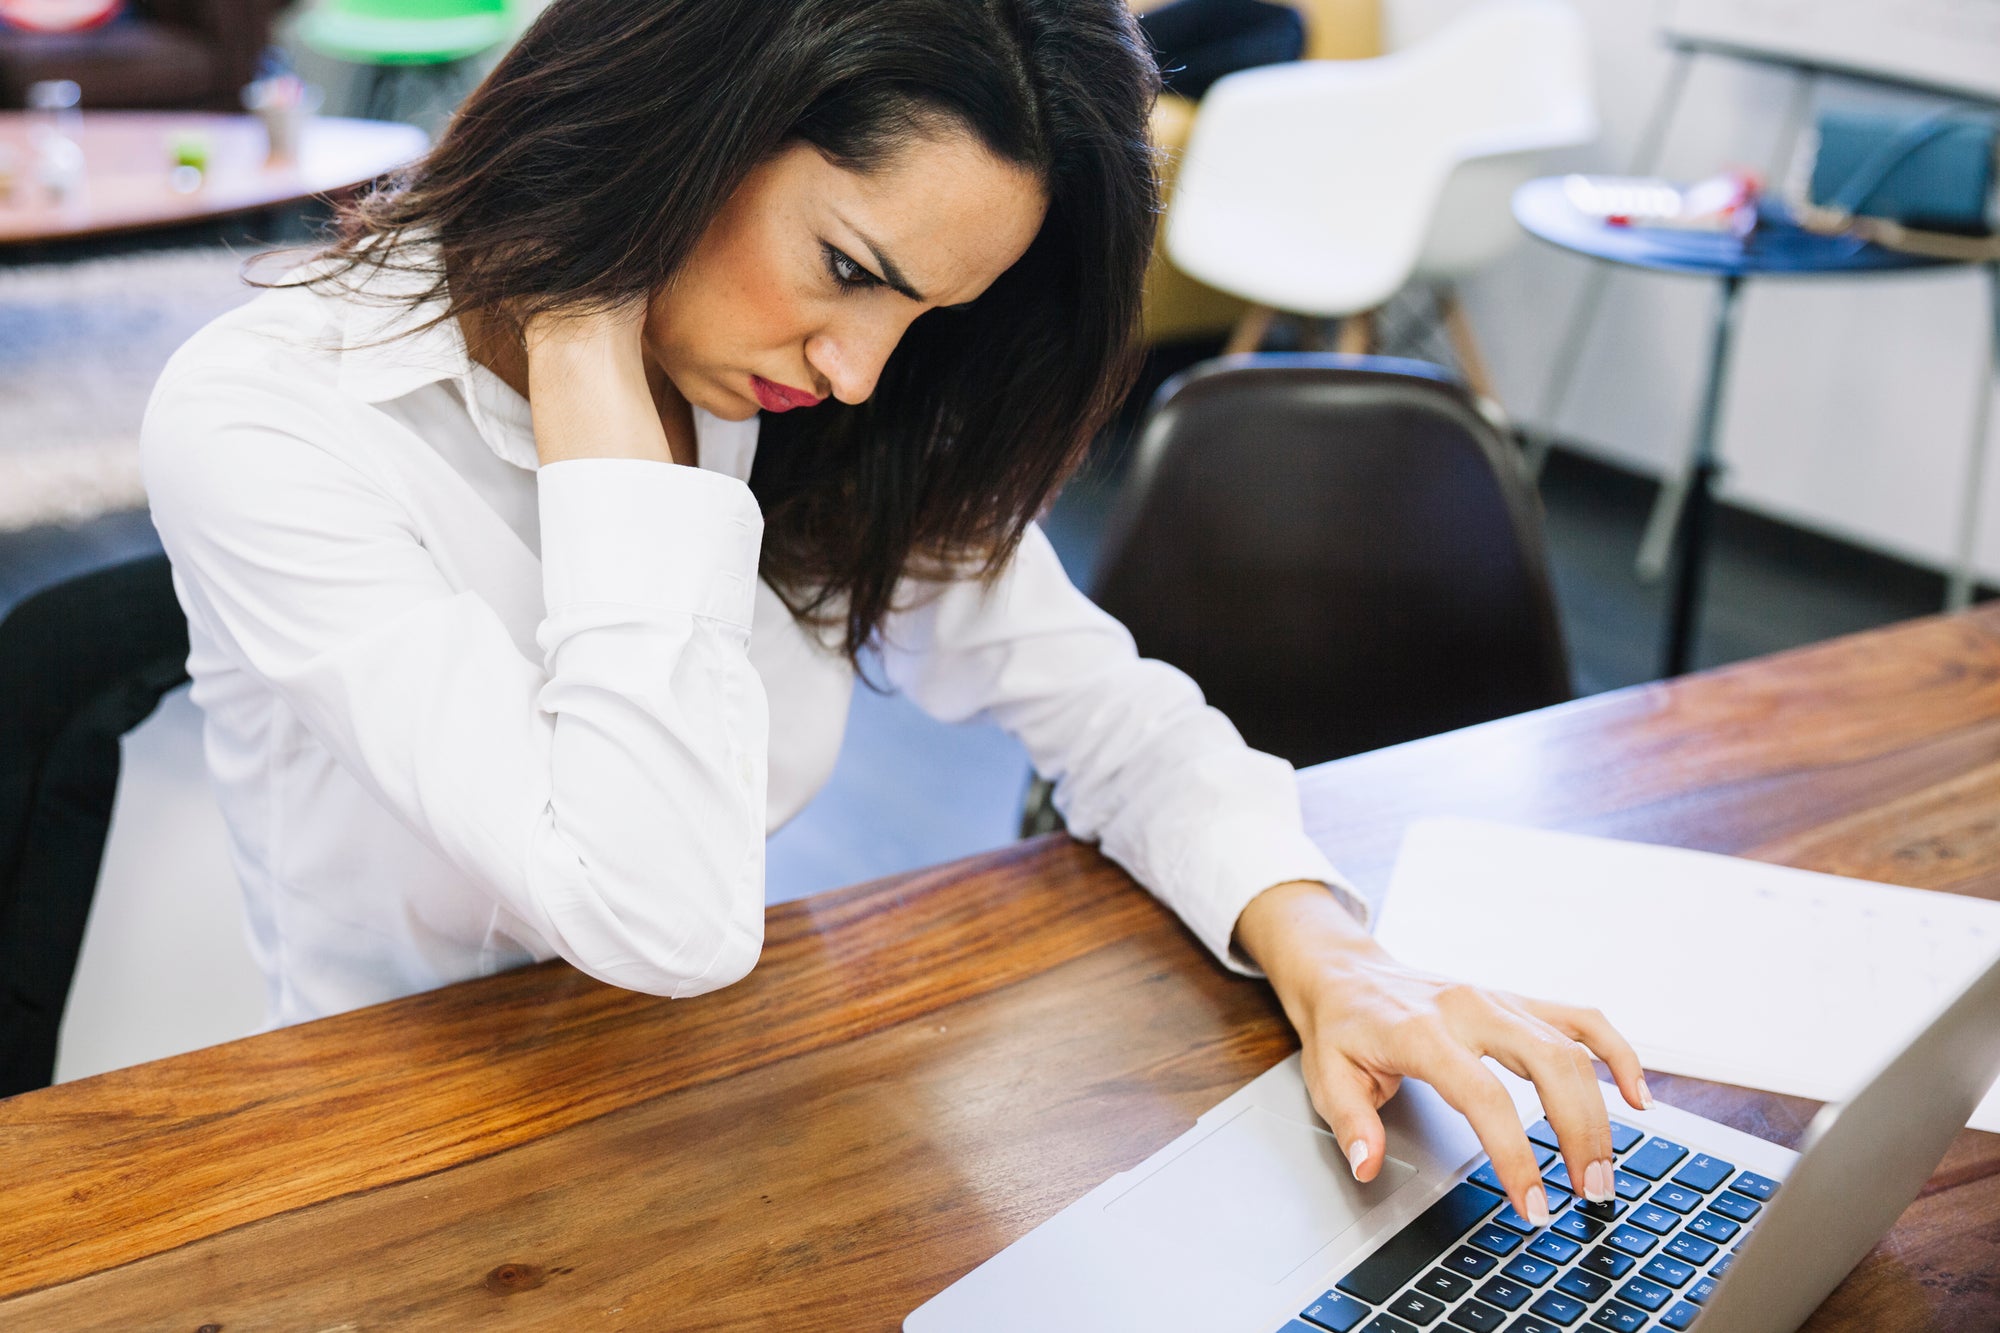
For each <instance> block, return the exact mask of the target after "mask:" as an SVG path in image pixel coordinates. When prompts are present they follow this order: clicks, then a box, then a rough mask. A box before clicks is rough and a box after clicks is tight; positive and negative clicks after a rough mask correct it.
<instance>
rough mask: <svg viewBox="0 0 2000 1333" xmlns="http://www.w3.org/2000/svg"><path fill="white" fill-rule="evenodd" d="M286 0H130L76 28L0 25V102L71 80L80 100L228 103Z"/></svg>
mask: <svg viewBox="0 0 2000 1333" xmlns="http://www.w3.org/2000/svg"><path fill="white" fill-rule="evenodd" d="M287 3H289V0H133V3H132V4H131V5H130V6H128V8H127V12H126V13H125V14H124V15H122V16H120V17H119V18H118V19H117V21H115V22H113V23H111V24H109V25H107V26H105V27H102V28H93V29H90V30H88V31H85V32H76V33H34V32H20V31H17V30H15V29H12V28H8V27H6V26H5V25H0V107H19V106H21V105H22V104H23V102H24V100H25V99H26V97H27V89H28V85H29V84H31V83H35V82H37V81H38V80H41V79H74V80H76V82H77V83H78V84H80V85H82V88H83V105H84V106H85V107H86V108H110V107H124V108H151V109H157V110H192V109H208V110H216V111H227V110H232V109H235V108H237V107H238V106H239V105H240V104H239V103H238V101H237V95H238V92H239V90H240V89H241V88H242V87H243V85H244V84H246V83H248V82H249V81H250V78H251V76H252V75H253V74H255V73H256V70H257V57H258V55H259V54H260V53H261V52H262V51H263V49H264V47H265V46H266V45H268V44H269V42H270V40H271V20H272V19H273V18H275V17H276V16H277V14H278V12H279V11H280V10H282V9H283V8H284V7H285V5H286V4H287Z"/></svg>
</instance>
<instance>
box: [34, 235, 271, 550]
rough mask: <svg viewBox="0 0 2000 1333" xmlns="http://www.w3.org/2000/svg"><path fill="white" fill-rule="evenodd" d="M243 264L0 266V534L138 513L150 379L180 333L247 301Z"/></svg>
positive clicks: (235, 259) (148, 259)
mask: <svg viewBox="0 0 2000 1333" xmlns="http://www.w3.org/2000/svg"><path fill="white" fill-rule="evenodd" d="M247 257H248V256H246V255H242V254H237V253H234V252H232V251H229V250H225V249H221V248H219V247H218V248H205V249H193V250H166V251H157V252H154V253H151V254H141V255H130V256H123V257H119V258H113V259H93V260H86V261H83V262H80V263H72V264H36V265H26V266H22V267H19V268H0V529H18V528H25V527H33V526H34V525H36V524H40V523H65V522H78V521H80V520H83V519H87V518H94V517H96V516H97V515H99V514H106V513H111V512H113V511H116V510H121V509H138V508H143V507H144V505H145V503H146V495H145V491H144V490H143V489H142V488H141V486H140V484H139V422H140V419H141V418H142V417H143V416H144V415H145V411H146V398H147V396H148V395H149V394H150V393H151V392H152V389H153V381H154V380H155V379H156V378H158V376H159V373H160V368H161V367H162V366H164V365H166V363H167V358H168V357H170V356H172V355H173V353H174V349H175V348H177V347H179V346H180V345H181V344H182V343H183V342H185V341H186V340H187V338H188V336H189V335H190V334H192V333H194V332H195V330H197V329H199V328H200V327H201V326H202V325H204V324H206V323H208V322H209V321H210V320H212V319H214V318H215V317H216V316H217V315H220V314H222V313H223V312H224V311H227V310H230V309H233V308H234V307H236V306H238V305H241V304H242V303H243V302H245V301H247V300H249V299H250V298H251V297H253V296H255V295H256V294H257V293H256V290H255V289H254V288H251V287H249V286H246V285H245V284H244V282H243V280H242V276H241V274H242V269H243V263H244V260H245V259H246V258H247ZM267 271H268V270H267Z"/></svg>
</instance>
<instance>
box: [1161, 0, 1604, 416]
mask: <svg viewBox="0 0 2000 1333" xmlns="http://www.w3.org/2000/svg"><path fill="white" fill-rule="evenodd" d="M1596 132H1597V118H1596V114H1595V111H1594V109H1593V107H1592V103H1591V96H1590V66H1589V53H1588V49H1587V46H1586V41H1585V37H1584V31H1583V24H1582V21H1581V20H1580V19H1579V18H1578V17H1577V15H1576V13H1575V11H1574V10H1572V9H1571V8H1570V7H1569V5H1567V4H1565V3H1562V2H1561V0H1492V3H1489V4H1486V5H1483V6H1481V7H1480V8H1478V9H1476V10H1474V11H1473V12H1471V13H1470V14H1467V15H1466V16H1465V17H1463V18H1461V19H1459V20H1458V21H1457V22H1456V23H1454V24H1452V25H1451V26H1450V27H1449V28H1446V29H1445V30H1444V31H1442V32H1440V33H1438V34H1437V35H1435V36H1433V37H1431V38H1429V39H1428V40H1426V41H1424V42H1421V43H1419V44H1417V45H1415V46H1412V47H1410V48H1408V49H1407V50H1403V51H1397V52H1394V53H1391V54H1389V55H1385V56H1381V57H1378V58H1376V59H1372V60H1340V61H1332V60H1325V61H1322V60H1310V61H1302V62H1299V63H1296V64H1290V65H1273V66H1268V67H1265V68H1262V69H1253V70H1245V71H1244V72H1242V73H1240V74H1232V75H1230V76H1229V77H1228V78H1225V79H1222V80H1220V81H1218V82H1217V83H1216V84H1215V86H1214V87H1213V88H1211V89H1210V90H1209V92H1208V95H1207V97H1205V98H1204V99H1203V100H1202V103H1201V109H1200V111H1199V113H1198V114H1197V115H1196V117H1195V123H1194V131H1193V134H1192V135H1191V136H1190V138H1189V140H1188V146H1187V151H1186V156H1185V158H1184V159H1183V161H1182V163H1181V168H1180V179H1179V184H1178V185H1177V186H1176V187H1175V192H1174V199H1173V206H1172V208H1171V209H1170V210H1169V212H1168V215H1167V229H1166V245H1167V253H1168V255H1169V256H1170V257H1171V258H1172V259H1173V262H1174V263H1175V264H1176V265H1178V266H1179V267H1180V268H1182V269H1185V270H1186V271H1187V272H1188V273H1189V274H1191V275H1192V276H1194V277H1196V278H1199V279H1200V280H1201V281H1203V282H1205V283H1208V284H1209V285H1210V286H1212V287H1217V288H1220V289H1221V290H1223V291H1225V292H1229V293H1230V294H1232V295H1234V296H1238V297H1241V298H1243V299H1244V300H1247V301H1249V302H1251V304H1252V309H1251V310H1250V312H1249V313H1248V314H1247V315H1245V316H1244V319H1243V321H1242V322H1241V323H1239V324H1238V326H1237V328H1236V332H1235V333H1234V335H1232V337H1231V339H1230V343H1229V350H1230V351H1232V352H1236V351H1252V350H1255V348H1256V346H1257V345H1258V344H1259V343H1260V342H1261V341H1262V340H1263V337H1264V334H1265V332H1266V331H1267V330H1268V328H1269V326H1270V322H1271V319H1272V316H1273V314H1274V312H1277V311H1286V312H1289V313H1292V314H1297V315H1305V316H1309V317H1312V318H1314V319H1322V320H1326V319H1340V320H1342V321H1343V323H1342V328H1341V342H1340V346H1341V350H1343V351H1367V350H1369V346H1368V343H1369V342H1370V341H1371V337H1370V333H1369V328H1368V326H1369V316H1370V314H1371V313H1372V312H1373V311H1374V310H1375V309H1377V308H1378V307H1379V306H1381V305H1382V304H1383V303H1384V302H1385V301H1387V300H1388V299H1389V298H1390V297H1391V296H1393V295H1395V293H1396V292H1397V291H1399V290H1400V289H1401V288H1402V287H1403V286H1404V285H1405V284H1406V283H1409V282H1411V281H1412V280H1415V281H1419V282H1425V283H1430V284H1434V285H1436V286H1437V288H1438V290H1439V298H1440V299H1439V306H1440V310H1441V312H1442V313H1443V316H1444V320H1445V325H1446V329H1447V332H1448V333H1449V334H1450V335H1451V337H1452V339H1453V342H1454V346H1455V348H1456V350H1457V352H1458V355H1459V361H1460V365H1461V368H1462V369H1463V370H1464V371H1465V373H1466V377H1467V379H1468V380H1470V381H1471V382H1472V386H1473V388H1474V389H1475V390H1476V391H1478V392H1479V393H1481V394H1484V395H1487V396H1489V397H1490V396H1491V393H1492V389H1491V385H1490V383H1489V382H1488V380H1487V376H1486V373H1485V366H1484V361H1483V359H1482V358H1481V357H1480V355H1479V352H1478V348H1477V346H1476V344H1475V343H1473V341H1472V339H1471V330H1470V327H1469V325H1467V323H1466V321H1465V318H1464V315H1463V313H1462V312H1461V311H1460V309H1459V306H1458V302H1457V298H1456V295H1455V293H1453V291H1452V289H1451V284H1452V282H1453V281H1454V280H1455V279H1457V278H1460V277H1462V276H1464V275H1465V274H1468V273H1470V272H1472V271H1473V270H1475V269H1477V268H1479V267H1480V266H1482V265H1484V264H1487V263H1489V262H1491V261H1492V260H1493V259H1495V258H1497V257H1498V256H1499V255H1500V254H1501V253H1502V252H1503V251H1504V250H1506V249H1507V247H1509V246H1510V245H1512V244H1513V243H1514V242H1515V241H1516V240H1517V239H1518V237H1519V235H1520V231H1519V228H1518V227H1517V226H1516V225H1515V223H1514V220H1513V216H1512V214H1511V213H1510V211H1509V209H1508V200H1509V197H1510V196H1511V195H1512V194H1513V191H1514V187H1515V186H1517V185H1519V184H1520V183H1522V182H1523V181H1525V180H1527V179H1528V178H1529V177H1531V176H1533V175H1534V174H1536V166H1537V163H1538V162H1539V160H1540V158H1541V155H1542V154H1544V153H1545V152H1547V151H1548V150H1550V149H1554V148H1562V147H1568V146H1570V145H1574V144H1579V143H1585V142H1588V141H1589V140H1590V139H1592V138H1593V137H1595V135H1596Z"/></svg>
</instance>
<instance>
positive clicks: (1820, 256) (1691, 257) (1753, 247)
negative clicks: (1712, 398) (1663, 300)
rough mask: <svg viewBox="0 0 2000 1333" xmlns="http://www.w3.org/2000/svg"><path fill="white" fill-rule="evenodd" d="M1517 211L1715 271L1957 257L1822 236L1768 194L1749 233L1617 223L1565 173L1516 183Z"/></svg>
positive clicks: (1525, 221) (1649, 262)
mask: <svg viewBox="0 0 2000 1333" xmlns="http://www.w3.org/2000/svg"><path fill="white" fill-rule="evenodd" d="M1514 218H1515V220H1516V221H1518V222H1519V223H1520V224H1521V226H1522V227H1524V228H1526V229H1527V231H1528V233H1529V235H1531V236H1535V237H1538V238H1539V239H1541V240H1544V241H1547V242H1548V243H1549V244H1550V245H1554V246H1560V247H1561V248H1562V249H1565V250H1573V251H1575V252H1576V253H1578V254H1582V255H1589V256H1590V257H1591V258H1593V259H1604V260H1609V261H1610V262H1611V263H1614V264H1625V265H1629V266H1630V267H1632V268H1643V269H1652V270H1654V271H1656V272H1666V273H1690V274H1695V275H1697V276H1700V277H1709V278H1724V277H1729V276H1732V275H1734V276H1736V277H1739V278H1742V277H1752V276H1782V275H1785V274H1794V275H1804V274H1815V273H1883V272H1894V271H1897V270H1901V269H1916V268H1936V267H1938V266H1939V265H1942V264H1948V263H1950V262H1952V261H1950V260H1944V259H1928V258H1925V257H1923V256H1921V255H1906V254H1902V253H1900V252H1898V251H1895V250H1885V249H1883V248H1882V247H1881V246H1879V245H1870V244H1869V243H1867V242H1866V241H1859V240H1855V239H1853V238H1852V237H1847V236H1821V235H1819V234H1818V233H1816V232H1810V231H1806V230H1805V229H1804V228H1802V227H1800V226H1798V225H1797V224H1796V223H1793V222H1791V221H1789V220H1788V219H1786V218H1785V216H1784V215H1783V212H1782V210H1781V209H1779V208H1777V207H1776V206H1775V205H1773V204H1771V203H1770V202H1768V201H1767V202H1766V203H1764V204H1762V205H1760V216H1759V218H1758V223H1757V229H1756V230H1755V231H1753V232H1751V233H1750V234H1749V235H1748V236H1745V237H1737V236H1731V235H1728V234H1725V233H1716V232H1706V231H1676V230H1674V229H1672V228H1668V227H1614V226H1611V225H1610V224H1608V223H1605V222H1600V221H1598V220H1597V219H1596V218H1593V217H1588V216H1586V215H1584V214H1583V213H1580V212H1578V211H1577V209H1576V208H1575V207H1574V206H1573V205H1572V204H1571V203H1570V202H1569V200H1568V198H1567V197H1565V195H1564V193H1563V182H1562V178H1561V177H1560V176H1544V177H1542V178H1541V179H1539V180H1531V181H1529V182H1528V183H1527V184H1526V185H1523V186H1522V187H1521V188H1520V189H1518V190H1516V191H1515V192H1514Z"/></svg>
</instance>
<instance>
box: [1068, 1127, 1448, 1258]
mask: <svg viewBox="0 0 2000 1333" xmlns="http://www.w3.org/2000/svg"><path fill="white" fill-rule="evenodd" d="M1415 1174H1416V1168H1415V1167H1413V1166H1411V1165H1410V1164H1409V1163H1408V1162H1402V1161H1398V1160H1397V1159H1395V1158H1393V1157H1391V1158H1388V1159H1387V1160H1386V1161H1384V1162H1383V1164H1382V1171H1381V1174H1379V1175H1377V1176H1376V1177H1375V1179H1374V1180H1372V1181H1370V1182H1369V1183H1368V1184H1366V1185H1362V1184H1358V1183H1356V1181H1355V1179H1354V1176H1353V1174H1352V1173H1351V1172H1350V1171H1349V1170H1348V1169H1347V1161H1346V1159H1345V1158H1344V1157H1342V1156H1341V1152H1340V1145H1339V1144H1337V1143H1335V1142H1334V1139H1333V1136H1332V1135H1331V1134H1328V1133H1326V1132H1325V1131H1324V1130H1320V1129H1315V1128H1313V1127H1312V1126H1310V1125H1301V1124H1298V1123H1297V1122H1295V1121H1291V1120H1287V1119H1285V1118H1284V1117H1283V1116H1279V1115H1274V1114H1272V1113H1271V1112H1269V1111H1267V1110H1265V1109H1264V1108H1263V1107H1261V1106H1251V1107H1248V1108H1246V1109H1245V1110H1244V1111H1243V1112H1242V1114H1240V1115H1238V1116H1236V1117H1235V1118H1234V1119H1232V1120H1231V1121H1230V1122H1229V1123H1228V1124H1226V1125H1224V1126H1223V1127H1222V1128H1221V1129H1218V1130H1216V1131H1215V1132H1214V1133H1213V1134H1210V1135H1209V1136H1208V1137H1207V1138H1205V1139H1203V1140H1202V1141H1201V1142H1200V1143H1197V1144H1196V1145H1195V1146H1194V1147H1192V1148H1190V1149H1188V1151H1186V1152H1184V1153H1182V1154H1181V1155H1180V1156H1179V1157H1176V1158H1175V1159H1174V1160H1173V1161H1172V1162H1169V1163H1168V1164H1167V1165H1166V1166H1165V1167H1163V1168H1161V1169H1160V1170H1159V1171H1156V1172H1154V1173H1153V1174H1152V1175H1150V1176H1148V1177H1146V1178H1145V1179H1144V1180H1142V1181H1140V1182H1139V1183H1138V1184H1137V1185H1134V1186H1133V1187H1132V1188H1131V1189H1129V1190H1127V1191H1125V1192H1124V1193H1123V1194H1121V1195H1119V1196H1118V1197H1117V1198H1115V1199H1113V1200H1112V1201H1111V1202H1110V1203H1108V1204H1106V1205H1105V1209H1104V1210H1105V1212H1107V1213H1109V1214H1112V1215H1113V1217H1114V1218H1115V1219H1116V1221H1117V1222H1118V1224H1119V1225H1120V1226H1121V1228H1130V1229H1132V1230H1134V1231H1137V1232H1139V1233H1140V1234H1141V1235H1142V1237H1143V1238H1145V1239H1146V1240H1148V1241H1149V1242H1151V1243H1155V1244H1158V1245H1159V1246H1160V1247H1162V1248H1164V1249H1168V1250H1172V1251H1176V1252H1182V1253H1188V1254H1191V1255H1195V1256H1199V1257H1200V1259H1201V1260H1203V1261H1204V1262H1206V1263H1211V1264H1221V1265H1222V1266H1224V1267H1227V1268H1228V1269H1230V1270H1231V1271H1233V1272H1235V1273H1236V1274H1238V1275H1240V1276H1242V1277H1246V1278H1250V1279H1252V1280H1254V1281H1257V1282H1262V1283H1265V1284H1267V1285H1269V1284H1273V1283H1277V1282H1280V1281H1283V1280H1284V1278H1285V1276H1286V1275H1287V1274H1289V1273H1290V1272H1291V1271H1292V1270H1293V1269H1295V1268H1297V1267H1298V1266H1299V1265H1300V1264H1302V1263H1304V1262H1305V1261H1306V1260H1307V1259H1310V1258H1311V1257H1312V1256H1313V1255H1314V1254H1316V1253H1318V1252H1319V1250H1320V1249H1321V1248H1322V1247H1323V1246H1325V1245H1326V1244H1327V1242H1329V1241H1331V1240H1333V1239H1335V1238H1336V1237H1338V1236H1339V1235H1340V1234H1341V1233H1342V1232H1344V1231H1346V1230H1347V1229H1348V1228H1349V1227H1351V1226H1353V1225H1354V1224H1355V1223H1356V1222H1358V1221H1360V1220H1361V1218H1362V1217H1363V1216H1364V1215H1365V1214H1366V1213H1367V1212H1368V1210H1369V1209H1371V1208H1373V1207H1374V1206H1375V1205H1376V1204H1378V1203H1381V1202H1382V1201H1383V1200H1384V1199H1386V1198H1388V1197H1389V1196H1390V1195H1391V1194H1394V1193H1395V1192H1396V1191H1397V1190H1398V1189H1400V1188H1402V1186H1403V1185H1404V1184H1405V1183H1407V1182H1408V1181H1409V1179H1410V1178H1411V1177H1412V1176H1414V1175H1415Z"/></svg>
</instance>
